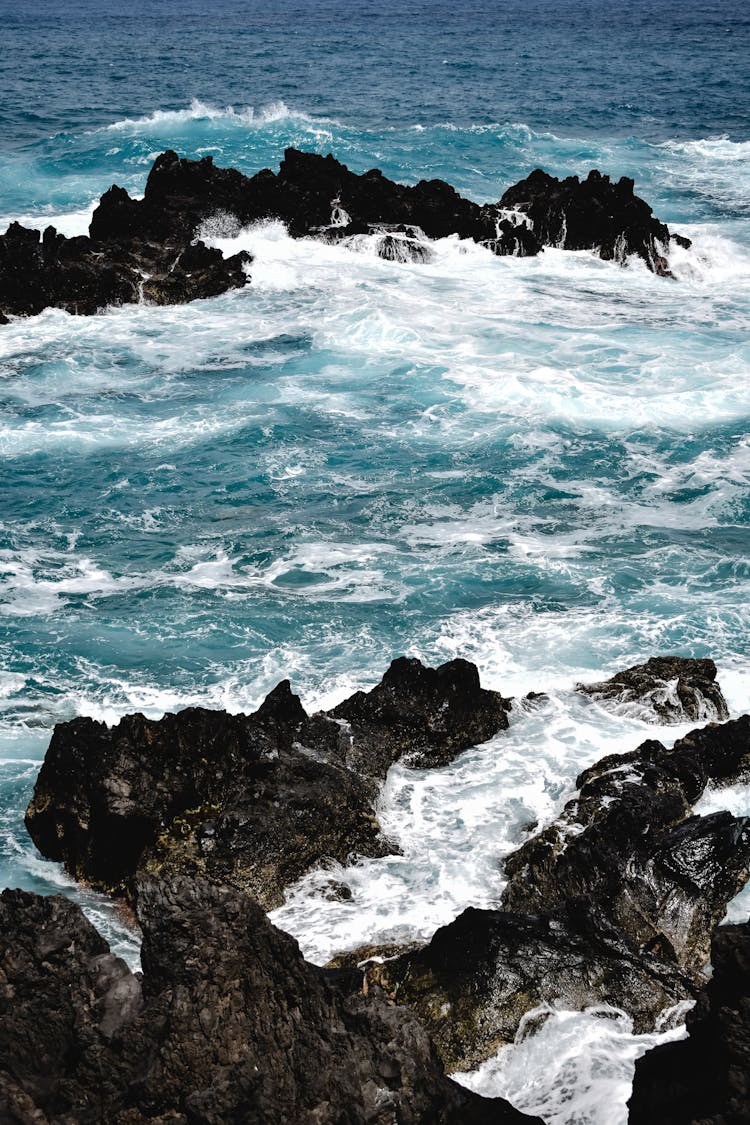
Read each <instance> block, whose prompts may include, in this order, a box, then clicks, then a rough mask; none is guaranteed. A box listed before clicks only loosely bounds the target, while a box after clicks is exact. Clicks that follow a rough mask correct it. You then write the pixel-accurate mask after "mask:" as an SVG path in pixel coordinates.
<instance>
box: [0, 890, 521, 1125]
mask: <svg viewBox="0 0 750 1125" xmlns="http://www.w3.org/2000/svg"><path fill="white" fill-rule="evenodd" d="M138 902H139V917H140V923H141V926H142V928H143V935H144V940H143V968H144V974H143V979H142V980H141V979H140V977H139V976H134V975H133V974H132V973H131V972H130V971H129V970H128V969H127V967H126V966H125V965H124V964H123V962H122V961H119V960H118V959H117V958H115V957H113V956H112V954H110V953H109V951H108V948H107V946H106V943H105V942H104V941H103V939H102V938H100V937H99V935H98V934H97V933H96V931H95V930H94V929H93V927H92V926H91V925H90V924H89V923H88V922H87V921H86V920H85V919H84V917H83V915H82V914H81V912H80V910H79V909H78V907H76V906H74V905H73V904H72V903H71V902H69V901H67V900H65V899H63V898H60V897H53V898H39V897H38V896H35V895H30V894H26V893H24V892H21V891H4V892H3V893H2V895H0V1113H1V1114H2V1119H3V1121H7V1122H9V1123H10V1122H15V1123H18V1125H27V1123H28V1125H31V1123H32V1122H34V1123H36V1122H39V1123H44V1122H52V1121H54V1122H61V1123H62V1122H66V1123H67V1122H69V1123H71V1125H72V1123H73V1122H75V1123H76V1125H89V1123H94V1122H97V1123H105V1122H106V1123H107V1125H110V1123H112V1125H140V1123H143V1125H145V1123H146V1122H147V1121H155V1120H156V1121H166V1120H169V1121H174V1122H177V1123H183V1125H188V1123H191V1125H199V1123H205V1125H226V1123H227V1122H231V1121H236V1122H239V1121H243V1122H247V1123H248V1125H256V1123H257V1125H278V1123H279V1122H290V1123H291V1122H294V1123H295V1125H343V1123H351V1125H359V1123H360V1122H361V1123H364V1122H371V1123H373V1125H391V1122H394V1121H397V1122H400V1123H402V1125H417V1123H421V1122H434V1123H435V1125H440V1123H443V1125H448V1123H455V1125H459V1123H472V1122H473V1123H475V1125H481V1123H484V1122H487V1123H488V1125H489V1123H490V1122H508V1123H509V1125H510V1123H512V1122H516V1121H517V1122H519V1125H520V1123H521V1122H525V1121H529V1122H531V1121H537V1119H536V1118H533V1119H532V1118H528V1117H526V1116H524V1115H523V1114H521V1113H518V1112H516V1111H515V1110H514V1109H512V1107H510V1106H509V1105H508V1104H507V1103H506V1102H503V1101H501V1100H484V1099H482V1098H480V1097H478V1096H477V1095H475V1094H471V1093H469V1092H468V1091H466V1090H464V1089H462V1088H461V1087H459V1086H457V1085H455V1084H454V1083H453V1082H451V1081H450V1080H449V1079H448V1078H446V1077H445V1074H444V1072H443V1069H442V1067H441V1065H440V1063H439V1061H438V1059H437V1056H436V1054H435V1051H434V1048H433V1047H432V1045H431V1043H430V1041H429V1039H428V1038H427V1036H426V1034H425V1032H424V1030H423V1029H422V1027H421V1026H420V1024H419V1023H418V1021H417V1020H416V1019H415V1017H414V1016H412V1015H411V1013H410V1012H408V1011H407V1010H405V1009H401V1008H395V1007H392V1006H391V1005H389V1004H387V1003H385V1002H384V1001H383V1000H382V999H380V997H378V996H377V995H376V994H374V993H373V994H372V995H370V996H368V997H364V996H355V997H347V996H346V995H344V993H342V992H341V991H340V990H339V989H338V988H337V987H336V985H335V978H334V977H330V976H328V975H327V974H325V973H324V972H322V971H321V970H319V969H316V968H315V967H314V966H312V965H309V964H308V963H307V962H305V961H304V960H303V958H302V956H301V954H300V952H299V948H298V946H297V944H296V942H295V941H294V940H293V939H292V938H290V937H288V936H287V935H286V934H283V933H281V931H279V930H277V929H275V928H274V927H273V926H272V925H271V924H270V922H269V921H268V919H267V918H266V917H265V915H264V914H263V912H262V911H261V910H260V909H259V907H257V905H256V904H255V903H254V902H253V901H252V900H251V899H250V898H249V897H247V896H245V895H242V894H241V893H239V892H236V891H233V890H229V889H228V888H225V887H218V886H215V885H210V884H207V883H205V882H201V881H197V882H196V881H192V880H172V881H167V882H163V881H156V880H146V881H145V882H144V883H143V885H142V886H141V888H140V893H139V895H138Z"/></svg>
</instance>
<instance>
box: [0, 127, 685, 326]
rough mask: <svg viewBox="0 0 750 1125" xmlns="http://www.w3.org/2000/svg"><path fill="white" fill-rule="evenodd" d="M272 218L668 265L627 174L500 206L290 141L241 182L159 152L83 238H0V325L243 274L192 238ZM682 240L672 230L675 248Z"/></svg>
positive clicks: (233, 281) (393, 242) (192, 294)
mask: <svg viewBox="0 0 750 1125" xmlns="http://www.w3.org/2000/svg"><path fill="white" fill-rule="evenodd" d="M265 219H281V220H282V221H283V222H284V223H286V224H287V227H288V229H289V233H290V234H291V235H292V236H293V237H302V236H314V237H318V238H324V239H326V240H329V241H331V240H346V239H351V238H354V237H358V236H361V235H364V234H376V235H378V236H379V238H378V245H377V252H378V253H379V254H380V256H381V257H384V258H387V259H390V260H394V261H426V260H428V259H429V257H430V255H431V252H430V249H429V246H428V245H427V242H426V240H430V239H436V238H443V237H446V236H448V235H458V236H459V237H460V238H465V239H472V240H473V241H475V242H478V243H480V244H482V245H483V246H486V247H487V248H488V249H490V250H491V251H492V252H493V253H495V254H499V255H509V254H510V255H516V256H521V257H524V256H528V255H534V254H538V253H539V251H540V250H541V249H542V248H543V247H544V246H562V247H564V248H565V249H573V250H578V249H593V250H597V251H598V253H599V254H600V255H601V257H603V258H612V259H615V260H617V261H621V262H624V261H625V260H626V258H627V257H628V255H631V254H637V255H638V256H639V257H641V258H642V259H643V260H644V261H645V262H646V264H647V265H648V266H649V268H650V269H652V270H653V271H654V272H656V273H661V274H667V273H668V272H669V269H668V264H667V260H666V257H665V254H666V250H667V247H668V245H669V240H670V234H669V231H668V229H667V227H666V226H665V225H664V224H663V223H660V222H658V220H656V219H654V218H653V217H652V214H651V208H650V207H649V206H648V204H646V203H645V202H644V201H643V200H642V199H639V198H638V197H637V196H636V195H634V194H633V181H632V180H627V179H625V178H623V179H621V180H620V181H619V182H618V183H617V184H614V185H613V184H611V183H610V182H609V178H608V177H607V176H602V175H600V174H599V172H597V171H592V172H590V173H589V176H588V178H587V179H586V180H584V181H583V182H579V180H578V178H577V177H575V176H571V177H569V178H568V179H566V180H563V181H559V180H556V179H554V177H552V176H548V175H547V174H546V173H545V172H541V171H538V170H537V171H536V172H533V173H532V174H531V175H530V176H529V177H528V178H527V179H526V180H523V181H522V182H521V183H520V184H516V185H515V186H514V187H512V188H509V189H508V191H507V192H506V193H505V195H504V196H503V198H502V200H501V201H500V202H499V203H497V204H478V203H474V202H472V201H471V200H469V199H464V198H463V197H462V196H461V195H459V194H458V192H457V191H456V190H455V189H454V188H452V187H451V185H450V184H447V183H445V182H444V181H443V180H420V181H419V183H417V184H415V185H414V186H410V185H406V184H399V183H395V182H394V181H393V180H389V179H387V178H386V177H385V176H383V174H382V173H381V172H380V171H379V170H378V169H377V168H374V169H372V170H371V171H369V172H365V173H364V174H362V175H357V174H356V173H354V172H351V171H350V170H349V169H348V168H347V167H346V165H345V164H342V163H341V162H340V161H338V160H335V159H334V158H333V156H330V155H329V156H325V157H324V156H319V155H317V154H315V153H310V152H299V151H298V150H297V149H294V148H289V149H287V150H286V152H285V153H284V159H283V160H282V162H281V165H280V167H279V171H278V173H275V172H272V171H271V170H270V169H267V168H266V169H263V170H262V171H260V172H258V173H257V174H256V175H254V176H252V177H248V176H245V175H243V174H242V173H241V172H239V171H237V169H235V168H217V167H216V166H215V165H214V163H213V160H212V158H211V156H204V157H203V158H202V159H201V160H188V159H184V158H183V159H181V158H180V157H179V156H178V155H177V153H176V152H174V151H172V150H171V149H169V150H167V152H164V153H162V154H161V155H160V156H158V157H157V158H156V160H155V161H154V164H153V166H152V168H151V171H150V172H149V175H148V180H147V182H146V189H145V193H144V197H143V199H132V198H131V196H130V195H129V194H128V192H127V191H125V189H124V188H121V187H117V186H116V185H113V186H112V187H111V188H110V189H109V190H108V191H106V192H105V193H104V195H102V197H101V199H100V201H99V205H98V206H97V208H96V209H95V211H94V213H93V216H92V220H91V224H90V227H89V237H88V238H87V237H83V236H81V237H77V238H66V237H65V236H63V235H61V234H59V233H58V232H57V231H56V230H55V229H54V227H48V228H47V229H46V230H45V231H44V234H43V235H41V236H40V233H39V231H36V230H29V229H27V228H25V227H21V226H19V224H18V223H13V224H11V226H10V227H9V228H8V230H7V232H6V233H5V234H4V235H0V323H4V322H5V321H6V320H7V314H13V315H21V316H28V315H31V314H33V313H38V312H40V311H41V310H42V309H44V308H47V307H48V306H52V307H56V308H62V309H66V310H67V311H68V312H71V313H93V312H96V311H97V310H99V309H102V308H105V307H106V306H107V305H118V304H128V303H132V302H136V301H140V300H147V301H152V302H155V303H156V304H167V303H180V302H184V301H191V300H194V299H195V298H196V297H211V296H216V295H217V294H219V293H223V292H225V291H226V290H227V289H230V288H235V287H238V286H243V285H245V284H246V282H247V270H246V267H247V265H248V263H249V262H250V261H251V258H250V255H248V254H246V253H245V252H241V253H239V254H235V255H234V256H233V257H231V258H227V259H225V258H224V257H223V256H222V254H221V252H220V251H219V250H211V249H209V248H208V247H206V245H205V244H204V243H203V242H201V241H196V238H197V237H198V236H199V234H200V231H201V228H202V226H203V225H204V224H206V223H207V222H208V223H210V225H211V226H212V228H213V230H214V231H219V230H223V231H224V232H232V233H235V232H236V231H237V230H239V229H240V228H241V227H243V226H247V225H248V224H251V223H254V222H258V221H260V220H265ZM685 241H686V240H684V239H680V244H681V245H683V244H684V243H685Z"/></svg>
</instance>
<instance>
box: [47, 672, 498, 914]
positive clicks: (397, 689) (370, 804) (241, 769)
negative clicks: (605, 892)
mask: <svg viewBox="0 0 750 1125" xmlns="http://www.w3.org/2000/svg"><path fill="white" fill-rule="evenodd" d="M506 726H507V717H506V713H505V701H504V700H503V699H502V697H501V696H499V695H498V694H497V693H496V692H490V691H485V690H484V689H483V688H481V686H480V684H479V677H478V673H477V670H476V668H475V667H474V665H471V664H468V663H467V662H466V661H451V662H450V663H448V664H445V665H443V666H442V667H440V668H438V669H432V668H426V667H425V666H424V665H422V664H421V663H420V662H419V661H418V660H406V659H404V660H397V661H394V663H393V664H392V665H391V667H390V669H389V670H388V672H387V673H386V675H385V676H384V677H383V680H382V681H381V683H380V684H379V685H378V686H377V687H376V688H374V689H373V690H372V691H371V692H369V693H364V692H358V693H357V694H356V695H355V696H353V697H352V698H351V699H350V700H347V701H346V702H345V703H343V704H341V705H340V707H337V708H335V709H334V711H332V712H331V713H329V714H325V713H320V714H318V715H313V716H308V715H307V713H306V712H305V710H304V708H303V707H302V704H301V703H300V701H299V698H298V697H297V696H296V695H294V694H293V693H292V691H291V688H290V685H289V682H288V681H287V680H285V681H283V682H282V683H281V684H279V685H278V687H276V688H275V689H274V691H272V692H271V694H270V695H269V696H268V698H267V699H266V700H265V701H264V703H263V704H262V705H261V707H260V708H259V709H258V711H256V712H255V714H253V715H228V714H227V713H226V712H222V711H210V710H206V709H204V708H188V709H187V710H185V711H181V712H179V713H178V714H176V715H165V716H164V718H163V719H160V720H158V721H156V720H151V719H146V718H145V717H144V716H143V715H129V716H126V717H125V718H123V719H122V720H121V721H120V722H119V723H118V724H117V725H116V726H114V727H107V726H106V725H105V724H104V723H99V722H96V721H94V720H92V719H75V720H73V721H72V722H69V723H61V724H58V726H57V727H56V728H55V731H54V734H53V736H52V740H51V742H50V746H49V749H48V751H47V754H46V756H45V760H44V763H43V765H42V769H41V771H40V774H39V777H38V779H37V783H36V786H35V789H34V795H33V797H32V800H31V802H30V804H29V807H28V810H27V813H26V825H27V828H28V830H29V832H30V834H31V836H32V839H33V840H34V842H35V843H36V845H37V847H38V848H39V850H40V851H41V852H42V853H43V854H44V855H46V856H47V857H48V858H50V859H54V860H58V861H61V862H63V863H64V864H65V867H66V869H67V870H68V871H69V872H70V874H71V875H73V876H74V877H75V878H77V879H83V880H85V881H86V882H89V883H91V884H93V885H94V886H96V887H98V888H100V889H103V890H106V891H108V892H110V893H115V894H123V893H124V894H126V895H129V896H131V897H132V895H133V893H134V881H133V880H134V876H135V874H136V872H137V871H138V870H143V871H148V872H150V873H152V874H162V875H166V874H176V873H183V874H187V873H190V874H192V875H194V876H205V877H207V878H211V879H214V880H215V881H217V882H229V883H231V884H233V885H234V886H238V887H241V888H242V889H243V890H245V891H248V892H249V893H251V894H253V895H254V896H255V897H256V898H257V900H258V901H259V902H260V903H261V904H262V905H263V906H264V907H266V908H267V909H271V908H272V907H274V906H278V905H279V904H280V903H281V901H282V899H283V889H284V887H286V886H288V885H289V884H290V883H292V882H294V881H295V880H296V879H298V878H299V877H300V876H301V875H303V874H304V873H305V872H306V871H309V870H310V869H312V868H313V867H316V866H319V865H321V864H325V863H326V862H329V861H338V862H341V863H345V862H346V861H347V860H348V859H349V857H350V856H351V855H352V854H358V855H366V856H381V855H386V854H388V853H390V852H393V851H394V850H395V849H394V847H393V845H391V844H389V843H388V842H387V841H386V840H385V839H384V838H383V837H382V836H381V834H380V829H379V825H378V822H377V820H376V818H375V814H374V801H375V798H376V796H377V792H378V783H379V782H380V781H381V780H382V779H383V778H384V777H385V774H386V772H387V770H388V768H389V767H390V766H391V765H392V764H393V762H395V761H396V760H397V759H399V758H400V757H404V756H405V757H408V758H409V760H413V761H415V762H418V763H419V764H420V765H423V766H426V765H441V764H444V763H446V762H449V761H450V760H451V759H452V758H453V757H455V755H456V754H457V753H458V752H459V751H461V750H464V749H466V748H467V747H469V746H472V745H474V744H475V743H476V742H479V741H483V740H484V739H487V738H489V737H491V736H492V735H493V734H495V733H496V732H497V731H498V730H501V729H503V728H504V727H506Z"/></svg>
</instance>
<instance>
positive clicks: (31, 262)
mask: <svg viewBox="0 0 750 1125" xmlns="http://www.w3.org/2000/svg"><path fill="white" fill-rule="evenodd" d="M125 194H127V193H125ZM131 202H132V201H131ZM250 260H251V259H250V255H249V254H247V253H246V252H245V251H241V252H240V253H239V254H235V255H234V256H232V257H231V258H224V256H223V255H222V253H221V251H220V250H212V249H209V248H208V247H207V246H206V245H205V244H204V243H203V242H197V243H196V245H194V246H193V245H191V244H190V242H189V240H188V241H183V242H173V241H169V242H164V243H158V244H157V243H152V242H145V241H138V240H132V241H131V242H129V243H127V244H125V243H120V244H118V243H114V242H100V241H96V240H92V239H90V238H85V237H83V236H81V237H77V238H66V237H65V236H64V235H62V234H58V232H57V231H56V230H55V228H54V227H47V228H46V230H45V231H44V234H43V235H41V237H40V234H39V231H38V230H30V229H28V228H27V227H22V226H20V225H19V224H18V223H11V225H10V226H9V227H8V230H7V232H6V233H5V234H4V235H0V310H4V311H5V312H10V313H14V314H16V315H22V316H31V315H34V314H35V313H39V312H41V311H42V309H45V308H48V307H50V306H52V307H55V308H61V309H65V310H66V311H67V312H70V313H76V314H82V315H88V314H91V313H95V312H97V311H98V310H99V309H102V308H105V307H106V306H107V305H123V304H132V303H134V302H137V301H140V300H142V299H144V298H145V299H148V300H151V301H154V302H155V303H157V304H166V303H168V302H169V303H178V302H179V303H181V302H184V301H192V300H195V298H197V297H214V296H216V295H217V294H218V293H223V292H225V291H226V290H227V289H233V288H237V287H239V286H242V285H244V284H245V283H246V281H247V274H246V272H245V268H244V267H245V264H246V263H247V262H249V261H250Z"/></svg>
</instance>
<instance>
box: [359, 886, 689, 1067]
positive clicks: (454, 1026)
mask: <svg viewBox="0 0 750 1125" xmlns="http://www.w3.org/2000/svg"><path fill="white" fill-rule="evenodd" d="M581 922H582V925H581V926H580V927H579V928H578V929H576V928H574V927H573V925H571V924H570V922H563V921H561V920H559V919H558V920H555V919H550V918H541V917H533V916H519V915H516V914H511V913H506V912H502V911H499V910H476V909H474V908H473V907H470V908H469V909H468V910H465V911H464V912H463V914H461V915H460V916H459V917H458V918H456V920H455V921H454V922H451V923H450V924H449V925H447V926H443V927H442V928H441V929H439V930H438V931H437V933H436V934H435V935H434V937H433V938H432V941H431V942H430V943H429V945H427V946H426V947H425V948H424V949H421V950H419V951H418V952H414V953H406V954H404V955H402V956H400V957H397V958H396V959H395V960H386V961H384V962H383V963H382V964H374V963H370V965H369V966H368V968H367V981H368V982H369V983H370V984H371V985H372V984H378V985H380V987H382V988H383V989H384V990H385V992H386V994H387V995H388V996H389V997H390V998H391V999H393V1000H394V1001H395V1002H396V1003H399V1004H406V1005H408V1006H409V1007H410V1008H411V1009H412V1010H413V1011H414V1012H416V1013H417V1015H418V1016H419V1017H420V1019H421V1020H422V1022H423V1023H424V1025H425V1027H426V1028H427V1030H428V1031H429V1033H430V1035H431V1037H432V1038H433V1040H434V1042H435V1044H436V1046H437V1048H438V1050H439V1051H440V1057H441V1058H442V1060H443V1062H444V1064H445V1066H446V1068H447V1069H448V1070H451V1071H454V1070H472V1069H474V1068H475V1067H476V1066H478V1065H479V1063H481V1062H483V1061H484V1060H485V1059H487V1058H489V1057H490V1055H492V1054H494V1053H495V1051H497V1049H498V1048H499V1047H501V1046H502V1045H503V1044H505V1043H512V1042H513V1040H514V1037H515V1034H516V1031H517V1030H518V1027H519V1024H520V1022H521V1020H522V1018H523V1016H524V1015H525V1014H526V1013H527V1012H529V1011H531V1010H532V1009H533V1008H536V1007H537V1006H539V1005H552V1006H556V1007H560V1008H567V1009H583V1008H586V1007H589V1006H591V1005H595V1004H601V1003H603V1002H606V1003H610V1004H613V1005H615V1006H617V1007H621V1008H624V1009H625V1010H626V1011H628V1012H629V1013H630V1014H631V1015H632V1017H633V1022H634V1027H635V1030H636V1031H646V1030H651V1028H653V1026H654V1023H655V1022H656V1020H657V1018H658V1017H659V1014H660V1013H661V1011H662V1010H663V1009H664V1008H669V1007H671V1006H672V1005H674V1004H677V1003H679V1002H680V1001H682V1000H686V999H692V998H693V997H694V996H695V994H696V992H697V987H698V986H697V984H696V983H695V981H694V980H693V978H692V976H691V975H690V974H688V973H684V972H682V971H680V970H679V969H677V967H676V966H674V965H669V964H667V963H665V962H663V961H661V960H660V959H659V958H657V957H654V956H652V955H649V954H647V955H645V956H636V955H635V954H634V953H633V952H632V950H630V949H629V948H628V947H627V945H626V944H625V943H624V942H623V941H622V940H621V939H620V938H619V936H618V935H617V934H616V933H614V932H611V931H610V932H600V931H597V930H596V929H595V928H593V927H590V926H588V925H587V920H586V919H585V918H584V919H581Z"/></svg>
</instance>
